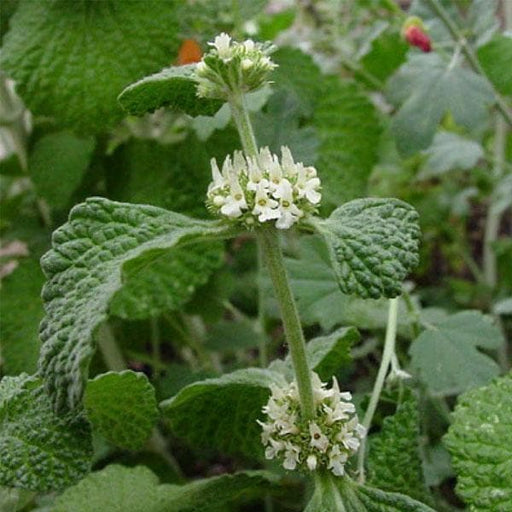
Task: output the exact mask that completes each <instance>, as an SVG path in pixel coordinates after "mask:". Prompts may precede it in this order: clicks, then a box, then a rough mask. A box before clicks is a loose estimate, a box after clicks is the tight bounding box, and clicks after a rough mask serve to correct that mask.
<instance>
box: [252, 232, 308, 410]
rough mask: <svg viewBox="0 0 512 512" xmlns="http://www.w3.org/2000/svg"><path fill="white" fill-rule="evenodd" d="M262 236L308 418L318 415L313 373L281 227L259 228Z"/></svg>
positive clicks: (302, 404) (260, 238)
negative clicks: (279, 235)
mask: <svg viewBox="0 0 512 512" xmlns="http://www.w3.org/2000/svg"><path fill="white" fill-rule="evenodd" d="M258 239H259V243H260V244H261V248H262V252H263V255H264V257H265V261H266V263H267V268H268V271H269V274H270V278H271V280H272V283H273V285H274V290H275V293H276V297H277V300H278V302H279V307H280V309H281V316H282V318H283V326H284V332H285V336H286V341H287V342H288V347H289V350H290V355H291V358H292V363H293V369H294V371H295V378H296V380H297V385H298V388H299V396H300V403H301V407H302V413H303V414H304V416H305V417H306V418H309V419H311V418H313V417H314V415H315V405H314V400H313V386H312V384H311V374H310V370H309V367H308V362H307V359H306V342H305V340H304V334H303V332H302V326H301V323H300V318H299V313H298V311H297V306H296V304H295V300H294V298H293V294H292V291H291V288H290V282H289V279H288V272H287V271H286V267H285V266H284V259H283V253H282V252H281V247H280V245H279V237H278V233H277V230H276V229H275V228H274V227H271V228H268V229H261V230H260V231H258Z"/></svg>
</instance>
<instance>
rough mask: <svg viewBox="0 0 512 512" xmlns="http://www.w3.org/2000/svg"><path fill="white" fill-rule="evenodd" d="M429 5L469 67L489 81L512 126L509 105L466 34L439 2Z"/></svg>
mask: <svg viewBox="0 0 512 512" xmlns="http://www.w3.org/2000/svg"><path fill="white" fill-rule="evenodd" d="M427 3H428V4H429V5H430V7H431V9H432V10H433V11H434V12H435V13H436V14H437V16H439V18H440V19H441V21H442V22H443V23H444V24H445V26H446V28H447V29H448V31H449V32H450V34H451V35H452V37H453V39H454V40H455V41H457V43H458V44H459V45H460V48H461V50H462V52H463V53H464V55H465V57H466V59H467V61H468V63H469V65H470V66H471V67H472V68H473V71H475V72H476V73H478V74H479V75H482V76H483V77H484V78H486V79H487V82H488V83H489V85H490V86H491V87H492V90H493V94H494V101H495V103H496V107H497V108H498V110H499V111H500V113H501V115H502V116H503V118H504V119H505V120H506V121H507V123H508V124H509V125H510V126H512V113H511V111H510V109H509V107H508V105H507V102H506V101H505V100H504V99H503V97H502V96H501V94H500V93H499V92H498V91H497V90H496V89H495V87H494V86H493V84H492V83H491V81H490V80H489V79H488V77H487V75H486V73H485V71H484V70H483V68H482V66H481V65H480V62H478V57H477V56H476V53H475V51H474V50H473V47H472V46H471V45H470V44H469V43H468V41H467V39H466V38H465V37H464V34H463V33H462V32H461V30H460V29H459V27H458V26H457V25H456V24H455V22H454V21H453V20H452V19H451V18H450V15H449V14H448V13H447V12H446V10H445V8H444V7H443V6H442V5H441V3H440V2H439V0H427Z"/></svg>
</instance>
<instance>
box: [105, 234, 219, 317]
mask: <svg viewBox="0 0 512 512" xmlns="http://www.w3.org/2000/svg"><path fill="white" fill-rule="evenodd" d="M223 254H224V251H223V246H222V244H221V243H216V242H210V243H198V244H197V245H193V246H190V247H184V248H179V247H178V248H175V249H171V250H166V251H153V252H152V253H151V254H147V253H146V254H143V255H142V256H141V257H140V258H137V259H135V260H132V261H130V262H128V263H127V264H126V265H125V266H124V268H123V281H124V284H123V287H122V288H121V289H120V290H119V291H118V292H117V293H116V294H115V295H114V297H113V299H112V302H111V303H110V312H111V313H112V314H113V315H116V316H119V317H121V318H126V319H130V320H136V319H144V318H149V317H155V316H157V315H160V314H162V313H166V312H169V311H172V310H175V309H178V308H179V307H181V306H182V305H183V304H185V303H186V302H187V301H188V300H189V299H190V298H191V297H192V295H193V294H194V292H195V291H196V289H197V288H198V287H199V286H201V285H203V284H205V283H206V282H207V281H208V278H209V276H210V275H211V273H212V272H213V271H214V270H215V269H216V268H218V267H219V266H220V265H221V264H222V261H223V260H222V256H223Z"/></svg>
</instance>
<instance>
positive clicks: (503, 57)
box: [478, 35, 512, 95]
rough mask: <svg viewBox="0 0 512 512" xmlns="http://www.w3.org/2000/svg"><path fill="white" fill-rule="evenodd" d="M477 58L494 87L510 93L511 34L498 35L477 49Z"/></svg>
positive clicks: (511, 85)
mask: <svg viewBox="0 0 512 512" xmlns="http://www.w3.org/2000/svg"><path fill="white" fill-rule="evenodd" d="M478 60H479V61H480V64H481V65H482V68H483V69H484V71H485V73H486V75H487V76H488V77H489V79H490V80H491V82H492V83H493V85H494V87H496V89H497V90H498V91H499V92H501V93H502V94H507V95H511V94H512V66H510V63H511V62H512V36H510V35H498V36H496V37H495V38H494V39H493V40H492V41H490V42H489V43H487V44H486V45H485V46H482V47H480V48H479V49H478Z"/></svg>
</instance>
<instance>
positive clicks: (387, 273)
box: [315, 199, 420, 299]
mask: <svg viewBox="0 0 512 512" xmlns="http://www.w3.org/2000/svg"><path fill="white" fill-rule="evenodd" d="M315 226H316V228H317V229H318V231H319V232H320V233H321V234H322V235H323V236H324V238H325V241H326V243H327V246H328V248H329V253H330V255H331V262H332V265H333V268H334V273H335V276H336V279H337V281H338V284H339V286H340V288H341V290H342V292H344V293H348V294H351V293H355V294H357V295H359V296H360V297H363V298H373V299H376V298H379V297H381V296H385V297H396V296H397V295H399V294H400V293H401V289H402V281H403V280H404V279H405V278H406V277H407V274H408V273H409V272H410V271H411V270H412V269H413V268H414V267H415V266H416V265H417V264H418V243H419V236H420V228H419V226H418V214H417V212H416V210H415V209H414V208H413V207H412V206H410V205H408V204H407V203H404V202H403V201H399V200H398V199H356V200H354V201H350V202H349V203H346V204H344V205H343V206H340V207H339V208H337V209H336V210H335V211H334V212H333V213H332V214H331V216H330V217H329V218H328V219H326V220H322V221H318V222H316V223H315Z"/></svg>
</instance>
